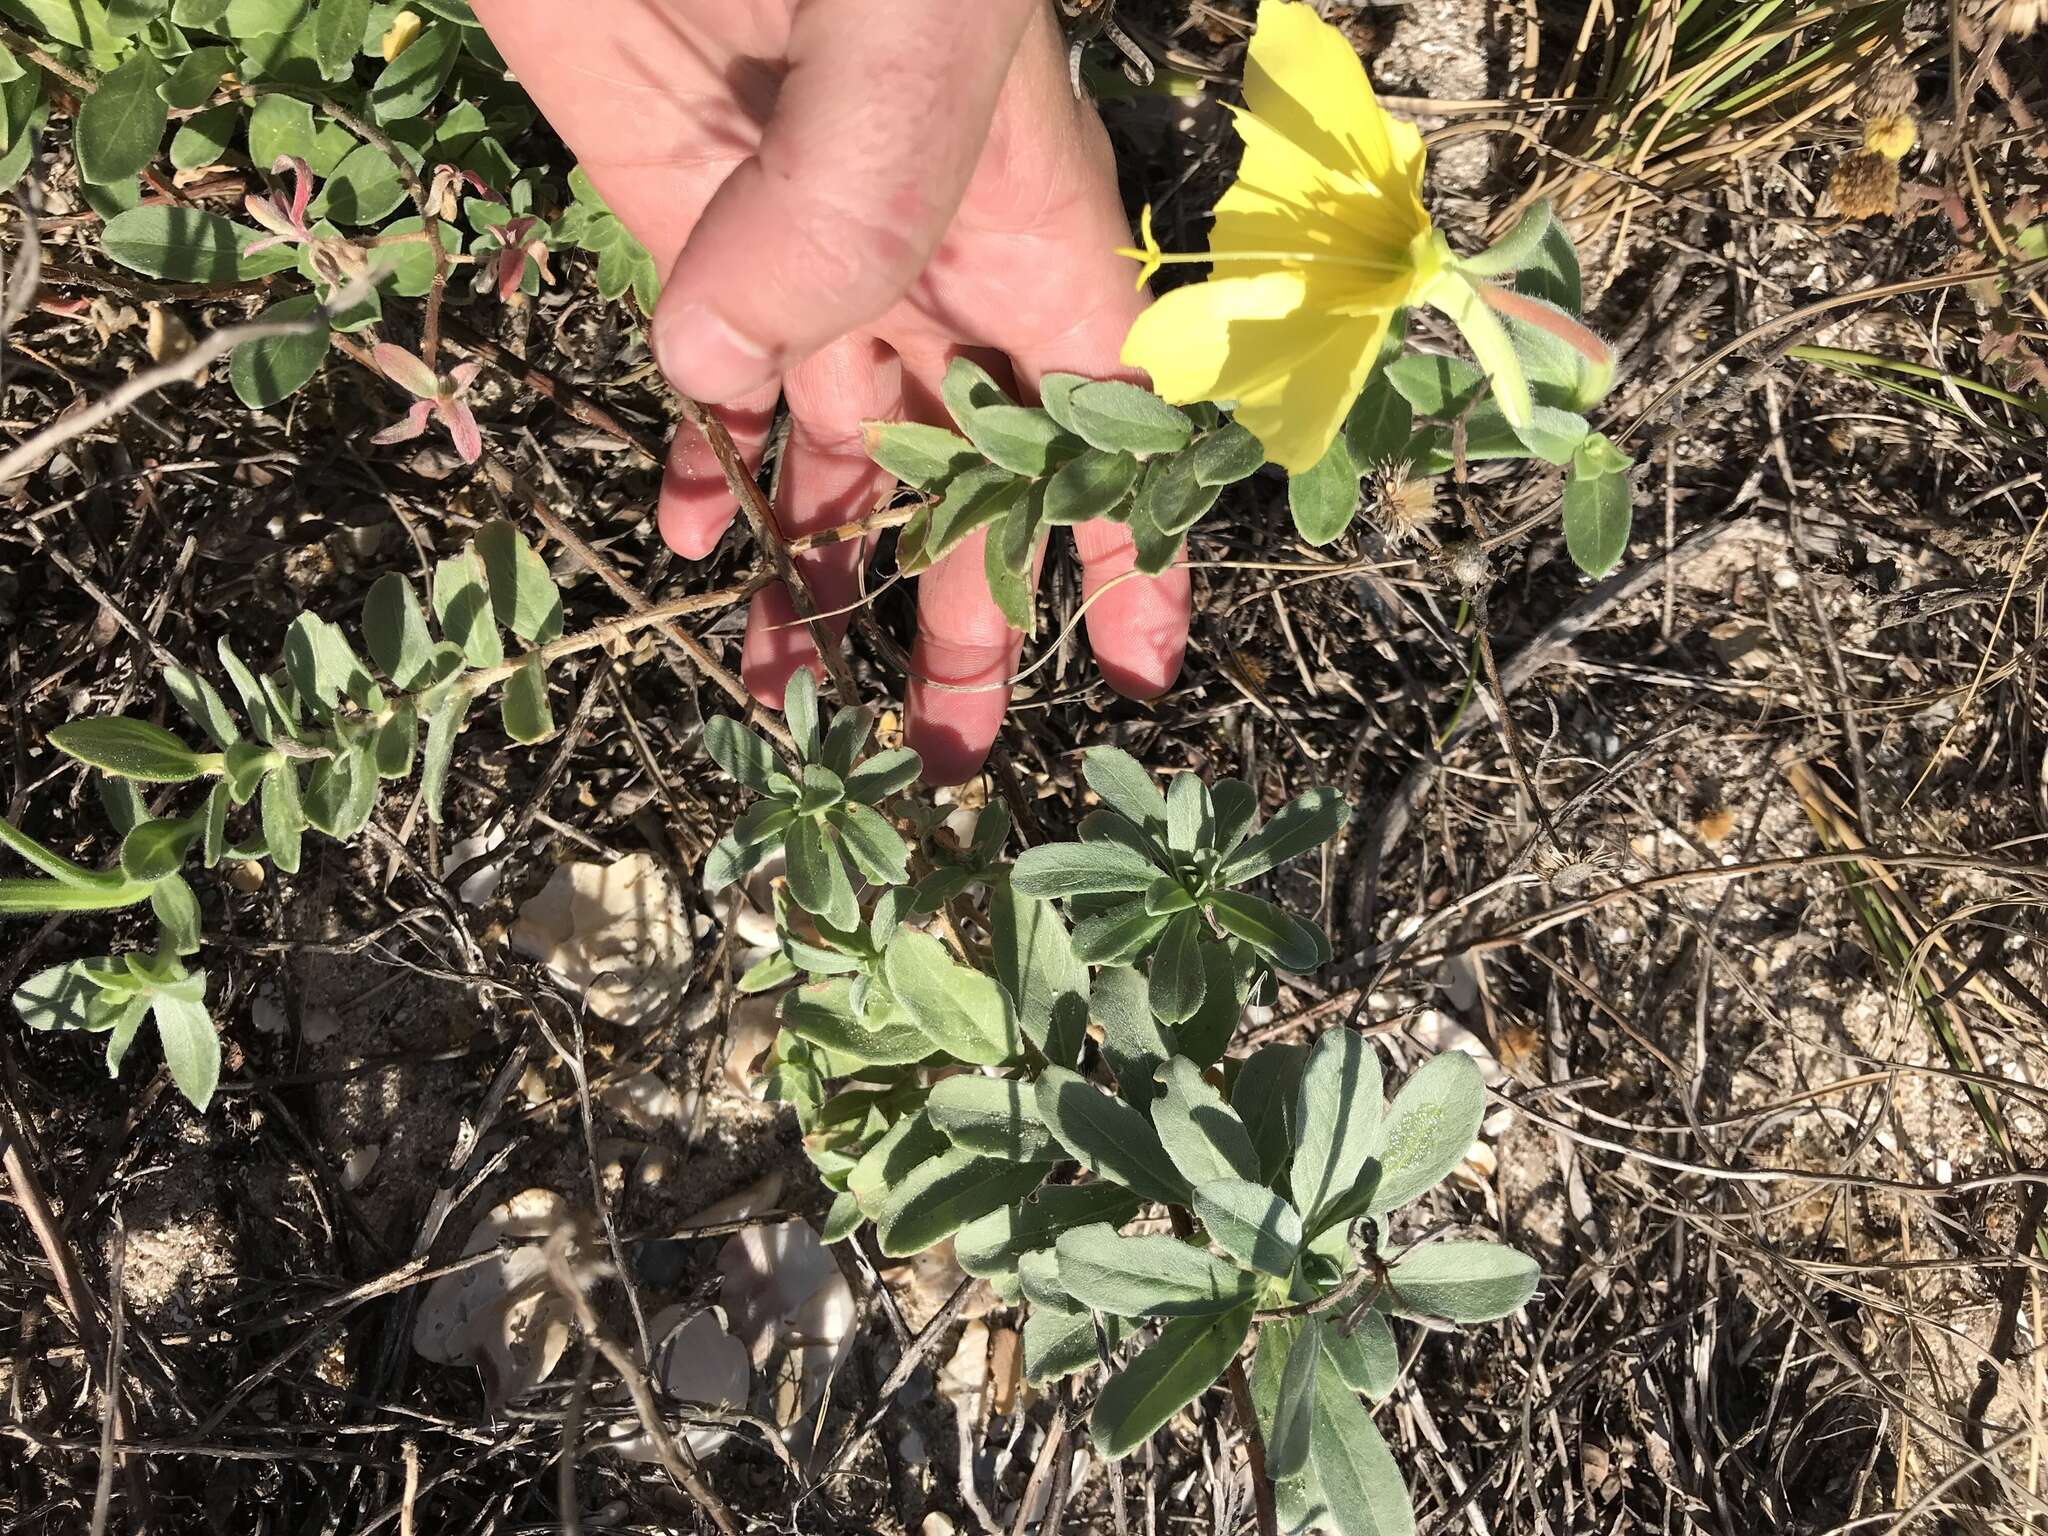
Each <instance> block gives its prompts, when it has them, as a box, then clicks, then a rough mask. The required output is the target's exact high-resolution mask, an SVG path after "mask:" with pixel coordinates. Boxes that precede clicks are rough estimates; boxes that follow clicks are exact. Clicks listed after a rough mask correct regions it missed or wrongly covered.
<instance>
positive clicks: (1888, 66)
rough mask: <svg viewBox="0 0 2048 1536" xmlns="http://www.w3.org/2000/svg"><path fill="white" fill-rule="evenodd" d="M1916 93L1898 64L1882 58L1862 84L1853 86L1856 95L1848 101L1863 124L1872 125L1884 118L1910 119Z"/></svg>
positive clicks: (1892, 59)
mask: <svg viewBox="0 0 2048 1536" xmlns="http://www.w3.org/2000/svg"><path fill="white" fill-rule="evenodd" d="M1919 94H1920V93H1919V88H1918V87H1917V86H1916V85H1915V84H1914V83H1913V77H1912V76H1911V75H1909V74H1907V73H1906V71H1905V70H1904V69H1902V68H1901V67H1900V66H1899V61H1898V60H1897V59H1895V58H1885V59H1880V60H1878V61H1877V64H1876V67H1875V68H1873V69H1872V70H1871V72H1870V73H1869V74H1868V75H1866V76H1865V77H1864V79H1863V83H1862V84H1861V85H1859V86H1857V87H1856V94H1855V95H1854V96H1853V97H1851V98H1850V101H1849V105H1850V109H1851V110H1852V111H1853V112H1855V114H1856V115H1857V116H1858V117H1859V118H1861V119H1862V120H1863V121H1864V122H1866V123H1874V122H1876V121H1877V120H1878V119H1879V118H1885V117H1911V116H1912V115H1913V103H1914V100H1915V99H1916V98H1917V97H1918V96H1919Z"/></svg>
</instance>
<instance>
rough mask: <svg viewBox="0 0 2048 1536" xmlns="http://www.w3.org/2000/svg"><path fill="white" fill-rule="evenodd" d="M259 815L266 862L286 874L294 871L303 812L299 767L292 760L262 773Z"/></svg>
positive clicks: (292, 873)
mask: <svg viewBox="0 0 2048 1536" xmlns="http://www.w3.org/2000/svg"><path fill="white" fill-rule="evenodd" d="M262 815H263V841H264V842H265V844H266V845H268V847H269V849H270V862H271V863H273V864H275V865H276V866H277V867H278V869H279V870H281V871H282V872H283V873H285V874H287V875H295V874H297V873H298V872H299V850H300V847H301V844H302V839H303V837H304V834H305V831H306V812H305V807H304V806H303V804H302V803H301V801H300V798H299V771H298V769H297V767H296V766H294V765H293V764H291V763H282V764H280V765H279V766H278V767H276V768H273V769H272V770H271V771H270V772H269V773H268V774H266V775H265V776H264V779H263V791H262Z"/></svg>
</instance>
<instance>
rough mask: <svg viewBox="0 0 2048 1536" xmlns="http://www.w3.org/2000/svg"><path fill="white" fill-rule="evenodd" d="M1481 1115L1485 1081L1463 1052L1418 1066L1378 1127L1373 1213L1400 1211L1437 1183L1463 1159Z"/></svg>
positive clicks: (1443, 1055)
mask: <svg viewBox="0 0 2048 1536" xmlns="http://www.w3.org/2000/svg"><path fill="white" fill-rule="evenodd" d="M1485 1114H1486V1081H1485V1079H1484V1078H1483V1077H1482V1076H1481V1075H1480V1072H1479V1068H1478V1066H1477V1065H1476V1064H1475V1063H1474V1062H1473V1060H1472V1058H1471V1057H1470V1056H1467V1055H1466V1054H1465V1053H1464V1052H1463V1051H1445V1052H1443V1053H1442V1054H1441V1055H1438V1056H1432V1057H1431V1058H1430V1059H1429V1060H1428V1061H1426V1062H1424V1063H1423V1064H1422V1065H1421V1066H1420V1067H1419V1068H1417V1069H1416V1071H1415V1074H1414V1076H1412V1077H1410V1078H1409V1079H1408V1081H1407V1082H1406V1083H1404V1084H1403V1085H1402V1087H1401V1091H1400V1092H1399V1093H1397V1094H1396V1095H1394V1102H1393V1106H1392V1107H1391V1108H1390V1109H1389V1110H1388V1111H1387V1116H1386V1122H1385V1124H1384V1125H1383V1126H1382V1127H1381V1129H1380V1131H1379V1132H1378V1140H1379V1145H1378V1146H1377V1147H1376V1148H1375V1149H1374V1155H1375V1156H1377V1157H1378V1159H1379V1164H1380V1173H1379V1184H1378V1186H1377V1188H1376V1189H1375V1191H1374V1193H1373V1197H1372V1203H1371V1206H1370V1212H1371V1214H1373V1215H1378V1214H1380V1213H1381V1212H1383V1211H1394V1210H1399V1209H1400V1208H1401V1207H1402V1206H1404V1205H1406V1204H1407V1203H1408V1202H1409V1201H1411V1200H1413V1199H1415V1198H1416V1197H1417V1196H1419V1195H1422V1194H1425V1193H1427V1192H1428V1191H1429V1190H1432V1189H1434V1188H1436V1186H1437V1185H1438V1184H1440V1183H1441V1182H1442V1181H1443V1179H1444V1178H1445V1176H1446V1175H1448V1174H1449V1173H1450V1171H1451V1170H1452V1169H1453V1168H1456V1167H1457V1166H1458V1164H1459V1163H1461V1162H1463V1161H1464V1158H1465V1154H1466V1152H1468V1151H1470V1150H1471V1147H1472V1143H1473V1141H1474V1140H1475V1139H1476V1138H1477V1137H1478V1135H1479V1123H1480V1121H1481V1120H1482V1119H1483V1118H1484V1117H1485Z"/></svg>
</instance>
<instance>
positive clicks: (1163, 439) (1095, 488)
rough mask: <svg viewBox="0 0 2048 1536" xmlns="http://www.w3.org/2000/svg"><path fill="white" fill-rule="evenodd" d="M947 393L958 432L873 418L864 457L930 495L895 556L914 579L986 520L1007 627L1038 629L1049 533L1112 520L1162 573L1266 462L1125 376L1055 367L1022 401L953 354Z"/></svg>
mask: <svg viewBox="0 0 2048 1536" xmlns="http://www.w3.org/2000/svg"><path fill="white" fill-rule="evenodd" d="M941 396H942V398H943V400H944V402H945V406H946V410H947V413H948V414H949V415H950V416H951V417H952V418H953V424H954V426H955V427H957V428H958V431H949V430H947V429H946V428H944V427H934V426H926V425H924V424H922V423H917V422H870V423H868V426H867V434H866V441H867V450H868V455H869V457H871V458H873V459H874V461H875V462H876V463H877V464H879V465H881V466H882V468H884V469H886V470H887V471H888V472H889V473H890V474H892V475H894V476H895V477H896V478H897V479H899V480H901V481H902V482H903V483H904V484H905V485H907V486H909V487H910V488H911V489H912V490H915V491H917V492H919V493H920V494H921V495H922V496H923V497H924V498H925V501H924V504H923V505H922V506H920V507H919V508H918V510H917V512H916V514H915V515H914V516H913V517H912V518H911V520H910V522H909V523H908V524H907V525H906V526H905V528H904V530H903V536H902V539H901V541H900V543H899V545H898V561H899V564H900V565H901V567H902V569H903V572H904V574H905V575H915V574H916V573H918V572H919V571H922V570H925V569H926V568H927V567H929V566H930V565H932V564H933V563H934V562H935V561H937V560H939V559H941V558H943V557H944V556H945V555H947V554H950V553H951V552H952V551H953V550H954V549H955V548H956V547H957V546H958V545H960V544H961V543H962V542H963V541H964V540H965V539H967V538H968V537H969V536H970V535H972V534H975V533H979V532H981V531H983V530H984V529H985V530H987V534H988V538H987V544H986V546H985V548H986V554H985V556H984V569H985V571H986V573H987V576H988V584H989V591H990V592H991V593H992V594H993V595H994V597H995V600H996V604H997V606H998V607H1000V608H1001V609H1002V611H1003V616H1004V617H1005V618H1006V619H1008V620H1009V622H1010V624H1011V625H1012V627H1014V628H1016V629H1020V630H1026V631H1028V630H1030V629H1031V628H1032V622H1033V621H1032V612H1031V588H1032V572H1033V568H1034V563H1035V561H1036V558H1037V552H1038V548H1039V545H1040V544H1041V543H1042V542H1043V540H1044V538H1045V537H1046V532H1047V530H1048V529H1051V528H1056V527H1062V526H1071V525H1073V524H1076V523H1085V522H1090V521H1092V520H1094V519H1095V518H1098V517H1106V518H1108V519H1110V520H1111V521H1112V522H1117V523H1122V524H1124V525H1125V526H1126V527H1127V528H1129V529H1130V531H1131V538H1132V541H1133V542H1134V543H1135V544H1136V546H1137V551H1138V557H1137V563H1138V568H1139V569H1140V570H1142V571H1145V572H1147V573H1148V574H1151V575H1157V574H1158V573H1159V572H1161V571H1163V570H1165V569H1166V568H1167V567H1168V566H1169V565H1171V564H1172V563H1173V561H1174V559H1175V558H1176V557H1177V556H1178V555H1179V554H1180V551H1181V549H1182V548H1183V546H1184V545H1185V543H1186V540H1187V532H1188V529H1190V528H1191V527H1193V526H1194V525H1195V523H1196V522H1197V521H1199V520H1200V519H1201V517H1202V515H1203V514H1204V513H1205V512H1207V511H1208V510H1209V509H1210V508H1211V507H1213V506H1214V505H1215V504H1216V499H1217V497H1219V496H1220V495H1222V493H1223V488H1224V487H1225V486H1227V485H1231V484H1234V483H1235V482H1237V481H1239V480H1242V479H1244V478H1245V477H1246V476H1248V475H1250V474H1252V473H1253V472H1255V471H1256V470H1257V469H1258V468H1259V466H1260V465H1261V464H1262V463H1264V462H1265V450H1264V449H1263V448H1262V447H1261V446H1260V445H1259V441H1258V439H1257V438H1255V437H1253V436H1252V435H1251V433H1249V432H1247V431H1246V430H1245V429H1244V428H1243V427H1241V426H1238V425H1237V424H1236V423H1235V422H1227V421H1225V420H1223V418H1222V416H1221V414H1220V413H1219V412H1218V411H1217V410H1216V408H1215V407H1214V406H1207V405H1198V406H1195V407H1192V408H1190V409H1188V410H1181V409H1179V408H1178V407H1175V406H1171V405H1168V404H1167V403H1166V402H1165V401H1164V400H1161V399H1160V398H1159V397H1158V396H1157V395H1155V394H1153V393H1152V392H1151V391H1150V390H1148V389H1144V388H1141V387H1140V386H1138V385H1136V384H1128V383H1124V382H1123V381H1121V380H1116V379H1084V378H1082V377H1080V376H1079V375H1077V374H1071V373H1052V374H1047V375H1046V376H1045V378H1044V379H1043V380H1041V381H1040V384H1039V398H1040V403H1039V404H1037V405H1035V406H1034V405H1019V404H1018V403H1017V402H1016V401H1014V400H1012V399H1011V398H1010V397H1009V396H1008V395H1006V394H1005V393H1004V392H1003V390H1002V388H1001V386H999V385H998V384H997V383H996V381H995V380H994V379H992V378H990V377H989V375H988V372H987V370H985V369H983V368H982V367H980V366H979V365H978V364H976V363H974V362H971V361H969V360H968V359H966V358H956V359H954V361H953V364H952V366H951V367H950V368H948V369H947V370H946V378H945V382H944V384H943V385H942V386H941Z"/></svg>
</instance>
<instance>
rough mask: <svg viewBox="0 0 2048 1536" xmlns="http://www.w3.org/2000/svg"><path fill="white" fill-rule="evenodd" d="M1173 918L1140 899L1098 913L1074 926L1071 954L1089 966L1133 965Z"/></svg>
mask: <svg viewBox="0 0 2048 1536" xmlns="http://www.w3.org/2000/svg"><path fill="white" fill-rule="evenodd" d="M1171 920H1172V919H1171V918H1170V917H1169V916H1168V915H1167V914H1165V913H1156V912H1152V911H1150V910H1148V909H1147V907H1146V905H1145V903H1144V902H1143V901H1129V902H1125V903H1124V904H1123V905H1122V906H1118V907H1112V908H1110V909H1109V910H1108V911H1106V912H1098V913H1096V914H1095V915H1094V916H1093V917H1090V918H1086V919H1083V921H1082V922H1081V924H1080V925H1079V926H1078V927H1076V928H1075V929H1074V953H1075V954H1076V955H1078V956H1079V957H1080V958H1081V959H1083V960H1086V961H1087V962H1088V963H1089V964H1090V965H1132V964H1135V963H1136V962H1137V961H1138V960H1140V959H1142V958H1143V957H1144V955H1145V952H1146V951H1147V950H1148V949H1149V948H1151V945H1152V941H1153V940H1154V939H1156V938H1158V937H1159V934H1160V931H1161V930H1162V929H1164V928H1165V927H1166V925H1167V923H1168V922H1170V921H1171Z"/></svg>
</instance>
